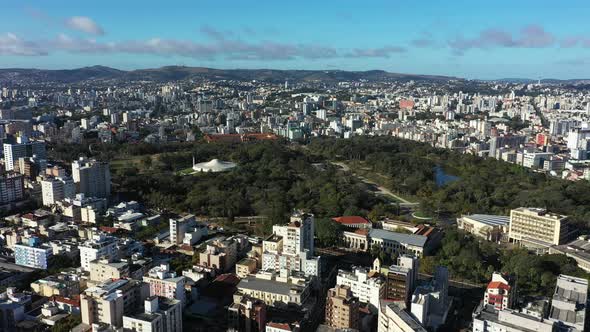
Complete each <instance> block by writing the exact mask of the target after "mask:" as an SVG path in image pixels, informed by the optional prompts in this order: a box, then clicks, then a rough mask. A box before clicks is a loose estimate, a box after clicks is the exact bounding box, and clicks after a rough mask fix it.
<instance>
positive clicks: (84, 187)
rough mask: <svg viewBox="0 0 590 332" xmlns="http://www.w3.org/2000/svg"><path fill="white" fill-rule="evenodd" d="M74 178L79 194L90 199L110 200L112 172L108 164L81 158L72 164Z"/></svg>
mask: <svg viewBox="0 0 590 332" xmlns="http://www.w3.org/2000/svg"><path fill="white" fill-rule="evenodd" d="M72 177H73V178H74V182H75V183H76V184H77V186H78V192H80V193H83V194H85V195H86V196H88V197H100V198H108V197H109V196H110V195H111V171H110V170H109V164H108V163H105V162H100V161H96V160H94V159H86V158H80V159H79V160H76V161H74V162H73V163H72Z"/></svg>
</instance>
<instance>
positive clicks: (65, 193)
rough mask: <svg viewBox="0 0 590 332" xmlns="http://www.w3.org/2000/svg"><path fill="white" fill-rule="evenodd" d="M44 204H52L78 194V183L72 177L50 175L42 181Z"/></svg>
mask: <svg viewBox="0 0 590 332" xmlns="http://www.w3.org/2000/svg"><path fill="white" fill-rule="evenodd" d="M41 193H42V197H43V205H45V206H51V205H54V204H57V202H59V201H61V200H63V199H64V198H72V197H74V196H75V195H76V185H75V184H74V180H72V178H70V177H50V178H46V179H44V180H42V181H41Z"/></svg>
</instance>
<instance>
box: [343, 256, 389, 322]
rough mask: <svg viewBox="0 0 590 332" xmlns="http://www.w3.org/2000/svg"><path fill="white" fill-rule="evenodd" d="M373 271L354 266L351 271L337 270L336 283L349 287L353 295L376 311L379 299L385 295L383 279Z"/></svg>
mask: <svg viewBox="0 0 590 332" xmlns="http://www.w3.org/2000/svg"><path fill="white" fill-rule="evenodd" d="M375 272H378V271H369V270H368V269H366V268H362V267H354V268H353V270H352V272H349V271H345V270H339V271H338V274H337V276H336V285H339V286H346V287H349V288H350V291H351V292H352V295H353V296H355V297H357V298H358V299H359V301H360V302H362V303H368V304H369V308H370V309H371V311H373V312H377V309H378V308H379V301H380V299H382V298H384V297H385V281H384V280H383V278H382V277H381V276H380V275H379V274H378V273H375Z"/></svg>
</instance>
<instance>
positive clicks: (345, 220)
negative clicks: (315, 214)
mask: <svg viewBox="0 0 590 332" xmlns="http://www.w3.org/2000/svg"><path fill="white" fill-rule="evenodd" d="M332 220H334V221H335V222H337V223H339V224H343V225H360V224H364V225H368V224H370V223H371V222H369V221H368V220H367V219H365V218H363V217H360V216H342V217H336V218H332Z"/></svg>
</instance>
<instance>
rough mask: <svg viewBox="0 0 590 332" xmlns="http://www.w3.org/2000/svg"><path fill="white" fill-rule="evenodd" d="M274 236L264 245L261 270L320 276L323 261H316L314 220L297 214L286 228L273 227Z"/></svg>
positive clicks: (310, 216)
mask: <svg viewBox="0 0 590 332" xmlns="http://www.w3.org/2000/svg"><path fill="white" fill-rule="evenodd" d="M272 231H273V234H272V235H271V236H270V237H268V238H267V239H266V240H265V241H264V242H263V254H262V269H263V270H275V271H281V270H286V271H289V272H291V271H301V272H303V273H305V275H310V276H319V273H320V260H319V257H313V252H314V243H313V241H314V216H313V215H312V214H308V213H303V212H301V211H297V212H295V213H294V214H293V215H292V216H291V220H290V222H289V223H288V224H287V225H274V226H273V228H272Z"/></svg>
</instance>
